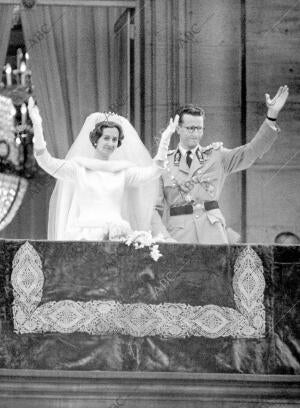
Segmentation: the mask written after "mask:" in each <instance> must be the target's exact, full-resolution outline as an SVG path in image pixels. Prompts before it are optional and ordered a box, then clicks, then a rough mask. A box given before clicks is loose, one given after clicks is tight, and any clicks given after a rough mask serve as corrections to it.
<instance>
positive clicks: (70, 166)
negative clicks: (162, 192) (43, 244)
mask: <svg viewBox="0 0 300 408" xmlns="http://www.w3.org/2000/svg"><path fill="white" fill-rule="evenodd" d="M36 160H37V162H38V164H39V165H40V166H41V167H42V168H43V169H44V170H45V171H46V172H47V173H49V174H50V175H52V176H54V177H55V178H57V179H60V180H64V181H68V182H70V183H74V198H73V200H72V205H71V208H70V211H69V214H68V219H67V222H66V228H65V231H64V237H63V239H66V240H103V239H110V240H114V239H115V240H118V239H120V238H122V237H126V236H127V235H128V233H130V232H131V227H130V225H129V223H128V221H126V220H125V219H123V218H122V215H121V214H122V199H123V196H124V192H125V189H126V188H127V187H136V186H139V185H140V184H142V183H145V182H147V181H151V180H154V179H157V178H158V176H159V175H160V173H161V168H160V167H158V166H157V165H156V164H155V162H153V165H152V166H148V167H137V166H135V165H131V164H130V163H129V164H127V165H124V166H123V168H122V166H121V167H120V166H119V165H118V163H117V162H114V161H108V162H105V163H104V167H105V170H95V166H90V165H89V163H90V162H91V163H94V164H95V161H96V159H92V161H90V160H89V159H82V160H80V159H78V160H76V159H75V158H74V159H71V160H61V159H56V158H54V157H52V156H51V155H50V154H49V152H48V151H47V149H45V150H44V152H43V153H42V154H40V155H36ZM97 162H98V160H97ZM100 162H103V161H99V163H100ZM120 168H121V170H120Z"/></svg>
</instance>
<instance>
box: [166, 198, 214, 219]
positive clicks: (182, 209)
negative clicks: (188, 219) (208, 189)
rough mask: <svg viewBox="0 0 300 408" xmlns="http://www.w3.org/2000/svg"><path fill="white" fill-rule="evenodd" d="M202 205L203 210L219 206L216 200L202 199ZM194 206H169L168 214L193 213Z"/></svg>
mask: <svg viewBox="0 0 300 408" xmlns="http://www.w3.org/2000/svg"><path fill="white" fill-rule="evenodd" d="M203 206H204V209H205V211H210V210H215V209H216V208H219V203H218V201H204V202H203ZM193 212H194V207H193V206H192V204H187V205H183V206H181V207H171V208H170V215H171V216H173V215H184V214H193Z"/></svg>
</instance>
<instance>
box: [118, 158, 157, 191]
mask: <svg viewBox="0 0 300 408" xmlns="http://www.w3.org/2000/svg"><path fill="white" fill-rule="evenodd" d="M162 170H163V169H162V168H161V167H159V166H158V165H157V164H156V163H153V164H152V166H148V167H137V166H134V167H129V168H128V169H126V170H125V171H126V173H125V177H126V184H128V185H130V186H133V187H137V186H139V185H140V184H142V183H145V182H147V181H151V180H155V179H157V178H158V177H159V176H160V175H161V172H162Z"/></svg>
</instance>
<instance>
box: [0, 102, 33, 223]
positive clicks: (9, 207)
mask: <svg viewBox="0 0 300 408" xmlns="http://www.w3.org/2000/svg"><path fill="white" fill-rule="evenodd" d="M15 114H16V110H15V107H14V105H13V103H12V100H11V99H10V98H7V97H6V96H3V95H2V96H1V95H0V230H2V229H4V228H5V227H6V226H7V225H8V224H9V223H10V222H11V221H12V219H13V218H14V216H15V214H16V213H17V211H18V209H19V207H20V205H21V203H22V200H23V197H24V194H25V192H26V189H27V185H28V181H27V180H26V179H25V178H24V177H22V176H20V175H19V174H18V171H16V169H18V167H19V148H18V145H17V143H16V138H15V126H14V118H15Z"/></svg>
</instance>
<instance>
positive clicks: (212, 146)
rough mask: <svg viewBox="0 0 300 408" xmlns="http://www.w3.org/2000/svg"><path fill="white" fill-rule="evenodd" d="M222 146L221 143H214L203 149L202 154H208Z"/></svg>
mask: <svg viewBox="0 0 300 408" xmlns="http://www.w3.org/2000/svg"><path fill="white" fill-rule="evenodd" d="M222 146H223V142H214V143H211V144H210V145H208V146H206V147H204V148H203V150H202V153H208V152H210V151H211V150H218V149H220V148H221V147H222Z"/></svg>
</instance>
